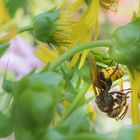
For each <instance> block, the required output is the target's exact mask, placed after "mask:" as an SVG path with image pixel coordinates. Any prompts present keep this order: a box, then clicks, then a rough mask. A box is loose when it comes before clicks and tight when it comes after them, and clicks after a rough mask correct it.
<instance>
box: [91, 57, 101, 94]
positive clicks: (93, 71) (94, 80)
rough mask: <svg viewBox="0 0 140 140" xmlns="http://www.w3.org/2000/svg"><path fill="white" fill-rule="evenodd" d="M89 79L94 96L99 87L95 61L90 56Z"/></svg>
mask: <svg viewBox="0 0 140 140" xmlns="http://www.w3.org/2000/svg"><path fill="white" fill-rule="evenodd" d="M90 77H91V80H92V86H93V89H94V92H95V94H96V95H97V94H98V91H97V87H99V86H98V85H99V78H98V69H97V65H96V60H95V58H94V57H93V56H90Z"/></svg>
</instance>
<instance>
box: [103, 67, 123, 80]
mask: <svg viewBox="0 0 140 140" xmlns="http://www.w3.org/2000/svg"><path fill="white" fill-rule="evenodd" d="M101 72H102V73H103V75H104V77H105V79H108V80H109V79H111V81H112V82H113V81H116V80H118V79H119V78H121V77H123V76H124V74H125V71H124V70H123V69H121V68H120V67H118V68H117V69H116V67H115V66H113V67H107V68H105V69H102V70H101Z"/></svg>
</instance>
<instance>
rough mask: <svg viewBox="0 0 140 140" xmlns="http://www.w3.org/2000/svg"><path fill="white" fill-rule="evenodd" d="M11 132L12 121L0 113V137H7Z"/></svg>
mask: <svg viewBox="0 0 140 140" xmlns="http://www.w3.org/2000/svg"><path fill="white" fill-rule="evenodd" d="M12 132H13V124H12V119H11V118H9V117H7V116H5V115H4V114H3V113H2V112H0V137H7V136H8V135H10V134H11V133H12Z"/></svg>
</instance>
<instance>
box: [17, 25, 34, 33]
mask: <svg viewBox="0 0 140 140" xmlns="http://www.w3.org/2000/svg"><path fill="white" fill-rule="evenodd" d="M31 30H33V27H32V26H25V27H22V28H19V30H18V32H19V33H22V32H26V31H31Z"/></svg>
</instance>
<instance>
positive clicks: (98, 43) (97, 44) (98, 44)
mask: <svg viewBox="0 0 140 140" xmlns="http://www.w3.org/2000/svg"><path fill="white" fill-rule="evenodd" d="M112 45H113V44H112V42H111V40H98V41H93V42H89V43H87V44H84V45H78V46H76V47H74V48H71V49H70V50H69V51H67V52H65V53H64V54H62V55H61V56H60V57H59V58H58V59H56V60H55V61H54V62H52V63H51V64H50V66H49V70H53V69H55V68H56V67H57V66H59V65H60V64H61V63H62V62H63V61H64V60H66V59H68V58H70V57H71V56H73V55H74V54H76V53H78V52H80V51H83V50H85V49H91V48H95V47H112Z"/></svg>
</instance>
